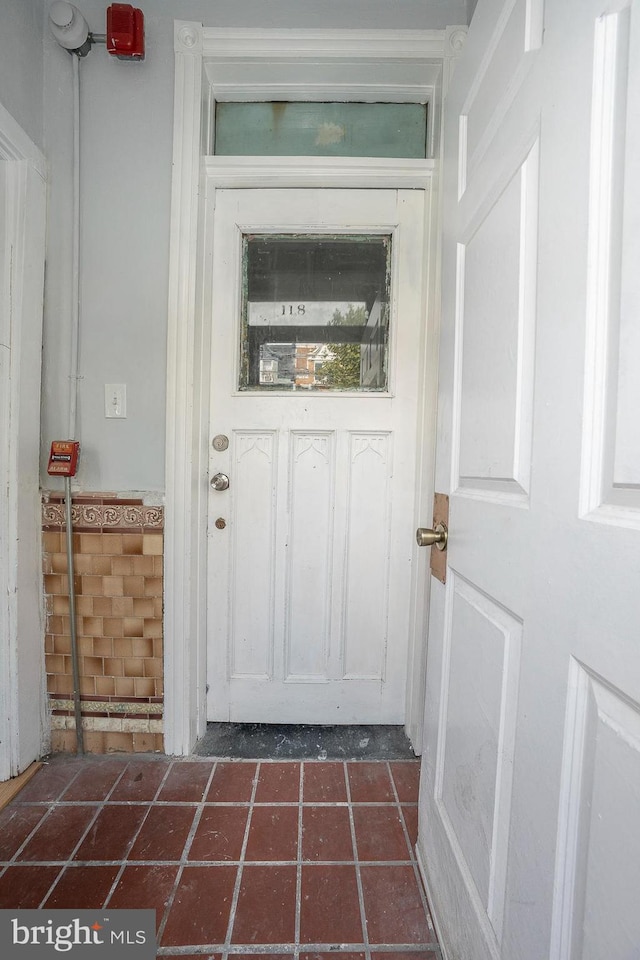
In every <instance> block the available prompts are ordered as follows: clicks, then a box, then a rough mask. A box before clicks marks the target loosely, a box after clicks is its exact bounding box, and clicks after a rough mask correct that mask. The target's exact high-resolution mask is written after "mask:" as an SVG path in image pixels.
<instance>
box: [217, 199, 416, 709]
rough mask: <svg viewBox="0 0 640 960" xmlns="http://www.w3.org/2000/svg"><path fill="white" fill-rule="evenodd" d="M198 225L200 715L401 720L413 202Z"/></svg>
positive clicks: (221, 211) (411, 428)
mask: <svg viewBox="0 0 640 960" xmlns="http://www.w3.org/2000/svg"><path fill="white" fill-rule="evenodd" d="M209 216H210V221H209V222H211V218H212V219H213V227H212V237H213V244H212V247H213V250H212V257H211V290H212V291H213V294H212V366H211V379H212V390H211V423H210V426H211V436H210V443H211V446H210V478H211V479H212V481H213V483H214V487H212V489H211V493H210V496H209V531H208V540H209V572H210V599H209V623H208V631H209V652H208V684H209V691H208V716H209V719H217V720H235V721H247V722H271V723H275V722H298V723H300V722H306V723H403V722H404V719H405V716H404V702H405V684H406V670H407V649H408V632H409V623H410V606H411V604H410V587H411V569H412V557H413V553H414V538H413V529H414V526H415V516H414V496H415V483H416V478H415V469H416V451H415V446H416V436H417V430H418V422H417V413H418V401H419V397H420V393H421V384H420V371H421V356H422V351H423V342H422V336H423V334H422V330H423V327H424V323H423V321H424V296H423V279H422V278H423V273H424V262H423V260H424V255H423V235H424V228H425V194H424V192H423V191H420V190H410V191H406V190H405V191H403V190H315V189H313V190H303V189H299V190H280V189H264V190H263V189H253V190H231V189H229V190H217V191H216V192H215V212H214V211H213V201H211V202H210V204H209ZM216 487H218V489H216Z"/></svg>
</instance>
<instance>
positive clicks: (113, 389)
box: [104, 383, 127, 419]
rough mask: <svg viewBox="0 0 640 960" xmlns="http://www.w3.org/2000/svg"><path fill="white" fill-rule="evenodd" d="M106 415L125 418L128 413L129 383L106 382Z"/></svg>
mask: <svg viewBox="0 0 640 960" xmlns="http://www.w3.org/2000/svg"><path fill="white" fill-rule="evenodd" d="M104 415H105V417H110V418H113V417H116V418H120V419H124V418H125V417H126V415H127V385H126V383H105V385H104Z"/></svg>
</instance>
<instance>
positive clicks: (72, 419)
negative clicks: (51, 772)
mask: <svg viewBox="0 0 640 960" xmlns="http://www.w3.org/2000/svg"><path fill="white" fill-rule="evenodd" d="M71 61H72V63H73V211H72V218H73V222H72V267H71V272H72V277H71V350H70V356H69V439H70V440H75V439H76V431H77V419H78V370H79V341H80V57H78V56H76V55H73V56H72V57H71ZM65 500H66V505H65V510H66V516H67V576H68V580H69V625H70V633H71V668H72V671H73V709H74V715H75V723H76V749H77V752H78V753H79V754H82V753H84V739H83V732H82V712H81V706H80V669H79V664H78V633H77V628H76V594H75V583H74V565H73V528H72V511H71V508H72V501H71V480H70V478H69V477H66V478H65Z"/></svg>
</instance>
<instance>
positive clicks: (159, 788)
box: [89, 763, 173, 907]
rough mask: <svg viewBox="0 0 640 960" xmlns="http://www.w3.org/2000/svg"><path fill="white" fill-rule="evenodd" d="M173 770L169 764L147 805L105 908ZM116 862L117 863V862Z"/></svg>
mask: <svg viewBox="0 0 640 960" xmlns="http://www.w3.org/2000/svg"><path fill="white" fill-rule="evenodd" d="M128 768H129V764H127V766H126V767H125V772H126V770H127V769H128ZM172 769H173V764H172V763H168V764H167V769H166V770H165V772H164V776H163V777H162V780H161V781H160V783H159V784H158V786H157V787H156V792H155V793H154V795H153V798H152V799H151V800H149V801H147V803H146V806H147V812H146V813H145V815H144V816H143V818H142V820H141V821H140V825H139V827H138V829H137V830H134V832H133V836H132V837H131V841H130V842H129V844H128V845H127V849H126V851H125V853H124V856H123V858H122V864H121V866H120V869H119V871H118V873H117V875H116V877H115V879H114V881H113V883H112V884H111V888H110V890H109V893H108V894H107V898H106V900H105V902H104V906H105V907H106V906H107V904H108V903H109V900H110V899H111V897H112V896H113V894H114V892H115V889H116V887H117V885H118V884H119V883H120V880H121V878H122V874H123V873H124V871H125V867H126V866H127V865H128V862H129V854H130V853H131V851H132V850H133V847H134V844H135V842H136V840H137V839H138V837H139V836H140V833H141V831H142V828H143V827H144V825H145V823H146V822H147V819H148V817H149V814H150V813H151V810H152V807H153V805H154V804H155V802H156V800H157V798H158V796H159V795H160V792H161V791H162V788H163V787H164V785H165V783H166V781H167V778H168V777H169V773H170V771H171V770H172ZM140 805H141V806H144V805H145V804H143V803H141V804H140ZM89 862H91V861H89ZM116 862H117V861H116ZM133 862H134V863H136V861H135V860H134V861H133Z"/></svg>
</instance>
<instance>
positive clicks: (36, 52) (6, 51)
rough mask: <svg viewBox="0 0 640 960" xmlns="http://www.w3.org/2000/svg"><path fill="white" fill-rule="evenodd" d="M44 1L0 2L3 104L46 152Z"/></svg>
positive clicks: (0, 79)
mask: <svg viewBox="0 0 640 960" xmlns="http://www.w3.org/2000/svg"><path fill="white" fill-rule="evenodd" d="M43 4H44V0H0V103H2V105H3V106H4V107H6V108H7V110H8V111H9V113H10V114H11V115H12V116H13V118H14V119H15V120H17V122H18V123H19V124H20V126H21V127H22V129H23V130H24V131H25V133H28V134H29V136H30V137H31V139H32V140H33V142H34V143H35V144H36V146H38V147H40V149H42V142H43V134H42V72H43V64H42V32H43V31H42V28H43V18H42V10H43Z"/></svg>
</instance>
